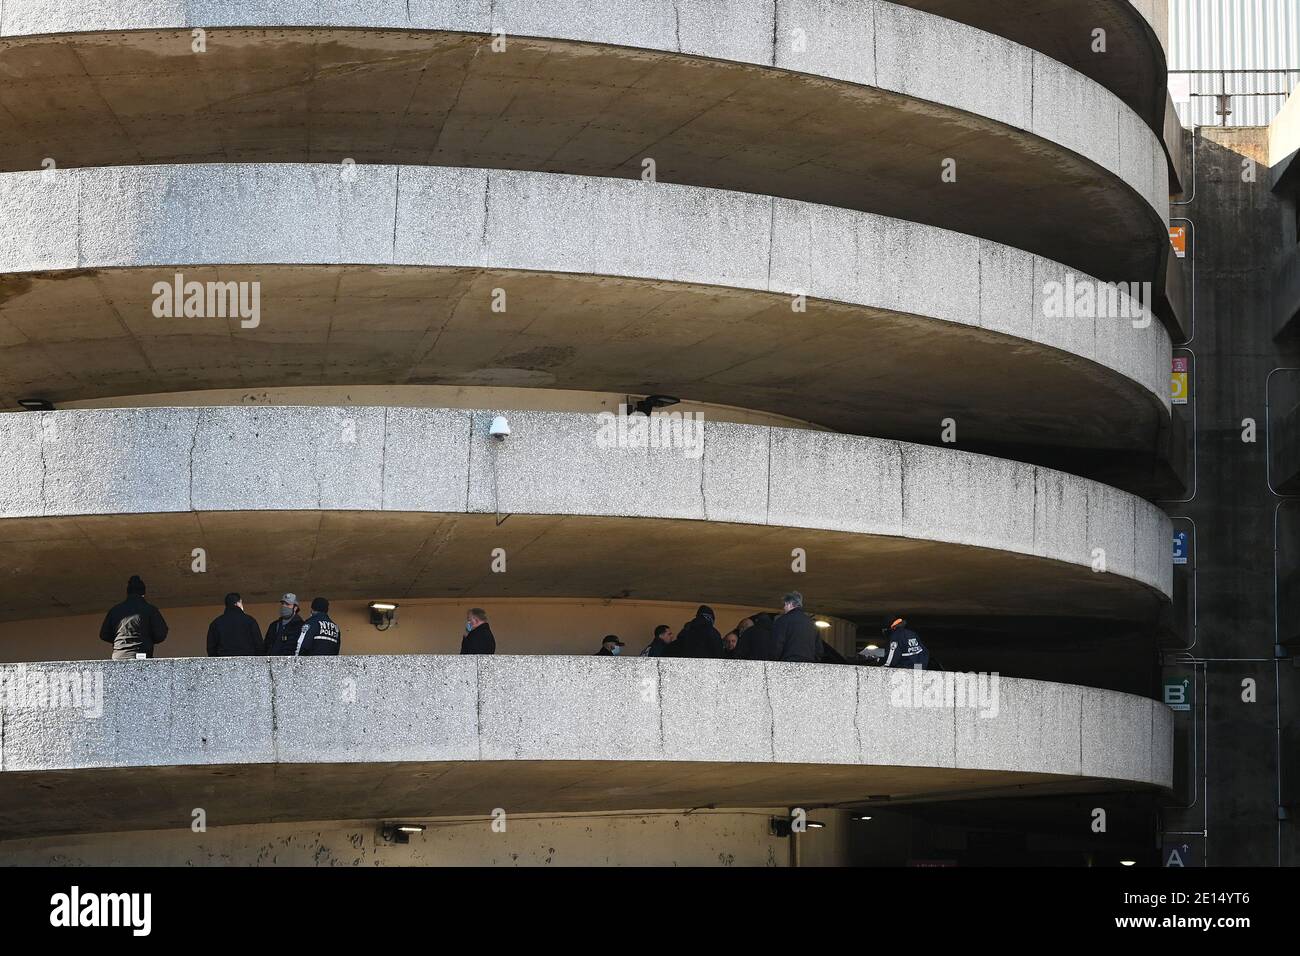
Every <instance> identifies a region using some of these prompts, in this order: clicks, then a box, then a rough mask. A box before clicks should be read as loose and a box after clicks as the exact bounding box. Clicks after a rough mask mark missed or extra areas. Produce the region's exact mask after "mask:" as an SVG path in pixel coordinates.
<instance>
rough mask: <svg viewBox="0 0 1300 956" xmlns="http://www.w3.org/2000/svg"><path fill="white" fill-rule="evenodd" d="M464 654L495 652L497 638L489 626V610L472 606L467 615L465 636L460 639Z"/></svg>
mask: <svg viewBox="0 0 1300 956" xmlns="http://www.w3.org/2000/svg"><path fill="white" fill-rule="evenodd" d="M460 652H461V653H462V654H495V653H496V652H497V639H496V638H495V637H493V636H492V628H490V627H489V626H488V619H487V611H485V610H483V609H482V608H481V607H472V608H470V609H469V612H468V613H467V614H466V615H465V636H464V637H462V638H461V639H460Z"/></svg>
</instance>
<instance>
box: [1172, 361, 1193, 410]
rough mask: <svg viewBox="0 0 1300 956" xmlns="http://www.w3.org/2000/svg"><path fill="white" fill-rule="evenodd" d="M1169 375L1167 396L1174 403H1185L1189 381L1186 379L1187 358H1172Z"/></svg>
mask: <svg viewBox="0 0 1300 956" xmlns="http://www.w3.org/2000/svg"><path fill="white" fill-rule="evenodd" d="M1173 362H1174V364H1173V368H1172V371H1171V372H1170V376H1169V398H1170V401H1172V402H1173V403H1174V404H1175V405H1186V404H1187V395H1188V390H1189V383H1188V381H1187V358H1186V357H1184V356H1180V357H1178V358H1175V359H1174V360H1173Z"/></svg>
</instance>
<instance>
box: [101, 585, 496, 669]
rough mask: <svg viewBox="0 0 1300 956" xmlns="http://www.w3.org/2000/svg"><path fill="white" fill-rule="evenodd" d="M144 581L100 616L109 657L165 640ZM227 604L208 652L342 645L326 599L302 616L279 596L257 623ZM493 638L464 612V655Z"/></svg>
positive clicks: (491, 646) (310, 650) (135, 654)
mask: <svg viewBox="0 0 1300 956" xmlns="http://www.w3.org/2000/svg"><path fill="white" fill-rule="evenodd" d="M144 594H145V585H144V581H142V580H141V579H140V576H139V575H137V574H133V575H131V578H130V580H129V581H127V582H126V600H125V601H123V602H122V603H121V604H118V605H115V606H114V607H113V608H112V609H111V610H109V612H108V614H106V615H105V616H104V623H103V624H102V625H101V626H100V629H99V638H100V640H102V641H105V642H106V643H109V644H112V645H113V660H134V659H136V658H140V657H145V658H148V657H153V651H154V647H155V645H158V644H161V643H162V642H163V641H165V640H167V621H166V620H164V618H163V616H162V612H161V611H159V610H158V608H156V607H154V606H153V605H152V604H150V603H149V602H148V601H146V600H145V598H144ZM224 603H225V609H224V610H223V611H222V612H221V614H219V615H218V616H217V617H216V618H215V619H214V620H213V621H212V623H211V624H209V625H208V656H209V657H273V656H280V657H333V656H336V655H337V654H338V653H339V651H340V650H341V649H342V647H343V632H342V630H340V628H339V626H338V624H336V623H335V622H334V621H333V620H332V619H331V618H330V602H329V601H328V600H327V599H325V598H323V597H318V598H312V602H311V614H310V615H309V616H308V617H307V619H306V620H304V619H303V617H302V613H301V608H300V607H299V606H298V595H296V594H294V593H292V592H288V593H285V594H283V595H282V596H281V597H280V613H279V615H278V616H277V617H276V618H275V620H273V621H271V623H270V624H268V625H267V626H266V632H265V633H263V632H262V629H261V627H260V626H259V625H258V623H257V621H256V620H255V619H254V618H253V616H252V615H251V614H249V613H248V612H247V611H245V610H244V601H243V598H242V597H241V596H240V595H239V594H238V593H237V592H233V591H232V592H231V593H230V594H227V595H226V597H225V602H224ZM496 649H497V642H496V638H495V637H493V635H492V628H491V627H490V626H489V625H488V619H487V611H485V610H483V609H482V608H481V607H476V608H470V610H469V611H467V612H466V614H465V636H464V638H462V639H461V642H460V652H461V653H462V654H495V653H496Z"/></svg>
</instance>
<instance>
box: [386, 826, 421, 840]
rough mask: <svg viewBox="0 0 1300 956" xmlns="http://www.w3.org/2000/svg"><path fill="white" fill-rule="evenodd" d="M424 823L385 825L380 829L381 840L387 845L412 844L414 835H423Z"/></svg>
mask: <svg viewBox="0 0 1300 956" xmlns="http://www.w3.org/2000/svg"><path fill="white" fill-rule="evenodd" d="M424 830H425V826H424V824H423V823H385V824H384V825H383V826H381V827H380V828H379V838H380V839H381V840H383V841H384V842H385V843H410V842H411V834H412V833H423V832H424Z"/></svg>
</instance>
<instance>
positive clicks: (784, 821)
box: [767, 817, 826, 837]
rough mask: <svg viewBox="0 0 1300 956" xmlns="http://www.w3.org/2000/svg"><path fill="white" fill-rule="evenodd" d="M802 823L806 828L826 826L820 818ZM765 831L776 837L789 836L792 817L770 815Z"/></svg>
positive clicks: (822, 827)
mask: <svg viewBox="0 0 1300 956" xmlns="http://www.w3.org/2000/svg"><path fill="white" fill-rule="evenodd" d="M803 825H804V828H805V829H808V830H822V829H825V827H826V824H824V823H822V822H821V821H820V820H805V821H804V824H803ZM767 832H768V833H770V834H771V835H772V836H776V837H788V836H790V834H792V833H794V817H772V818H771V820H770V821H769V822H768V831H767Z"/></svg>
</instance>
